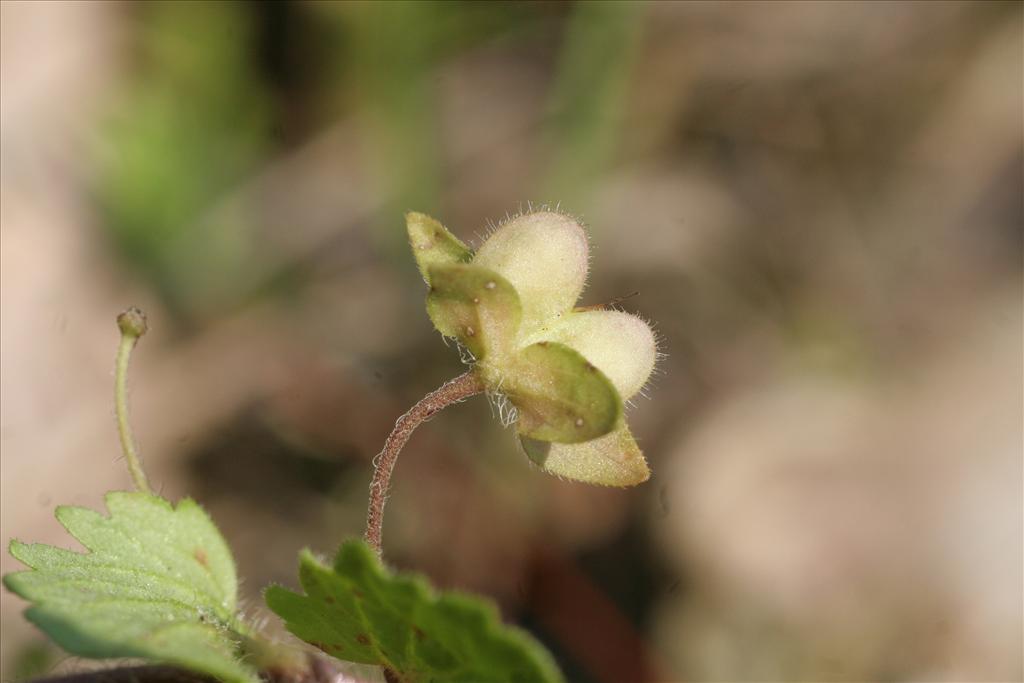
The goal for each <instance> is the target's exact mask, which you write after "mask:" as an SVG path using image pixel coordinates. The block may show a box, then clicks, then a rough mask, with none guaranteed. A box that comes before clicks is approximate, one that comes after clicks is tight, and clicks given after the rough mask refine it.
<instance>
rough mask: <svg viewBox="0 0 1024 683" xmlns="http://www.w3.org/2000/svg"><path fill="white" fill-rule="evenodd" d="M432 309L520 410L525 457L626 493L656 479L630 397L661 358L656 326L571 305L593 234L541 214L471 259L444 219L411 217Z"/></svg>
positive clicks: (480, 375)
mask: <svg viewBox="0 0 1024 683" xmlns="http://www.w3.org/2000/svg"><path fill="white" fill-rule="evenodd" d="M406 220H407V227H408V231H409V239H410V242H411V244H412V248H413V252H414V254H415V256H416V261H417V263H418V265H419V268H420V272H421V273H422V274H423V277H424V279H425V280H426V282H427V284H428V285H429V286H430V292H429V294H428V296H427V313H428V314H429V315H430V319H431V320H432V321H433V323H434V326H435V327H436V328H437V329H438V331H440V332H441V334H443V335H444V336H446V337H450V338H453V339H455V340H457V341H458V342H459V343H460V344H461V345H463V346H464V347H465V348H466V349H468V351H469V352H470V354H471V355H472V365H473V369H472V372H473V374H474V375H475V376H476V378H477V379H478V381H479V382H480V383H481V384H482V385H483V387H484V389H485V390H486V391H488V392H490V393H493V394H496V395H499V396H501V397H506V398H507V399H508V401H510V402H511V403H512V405H513V406H514V407H515V409H516V415H517V420H516V429H517V431H518V433H519V437H520V441H521V443H522V445H523V448H524V450H525V451H526V454H527V455H528V456H529V457H530V459H531V460H533V462H535V463H536V464H537V465H539V466H540V467H541V468H543V469H544V470H546V471H548V472H551V473H552V474H555V475H558V476H561V477H566V478H569V479H575V480H579V481H584V482H588V483H592V484H603V485H608V486H631V485H634V484H639V483H641V482H643V481H646V480H647V478H648V477H649V476H650V472H649V470H648V468H647V463H646V462H645V460H644V457H643V455H642V454H641V452H640V449H639V447H638V446H637V444H636V441H635V440H634V439H633V436H632V435H631V434H630V432H629V429H628V427H627V426H626V423H625V420H624V418H623V401H626V400H629V399H630V398H631V397H632V396H634V395H635V394H636V393H637V392H639V391H640V389H641V388H642V387H643V385H644V384H645V383H646V382H647V379H648V378H649V377H650V375H651V372H652V371H653V369H654V364H655V361H656V359H657V345H656V343H655V337H654V334H653V332H652V331H651V328H650V326H649V325H648V324H647V323H646V322H644V321H643V320H641V319H640V318H638V317H636V316H634V315H630V314H629V313H624V312H622V311H617V310H604V309H603V308H601V307H591V308H587V309H580V308H575V305H576V301H577V299H578V298H579V296H580V293H581V292H582V291H583V287H584V285H585V283H586V279H587V268H588V263H589V258H588V244H587V235H586V232H585V231H584V229H583V227H582V226H581V225H580V223H579V222H578V221H577V220H576V219H574V218H572V217H570V216H567V215H565V214H561V213H555V212H551V211H538V212H535V213H527V214H524V215H521V216H517V217H515V218H513V219H511V220H509V221H507V222H505V223H504V224H502V225H501V226H499V227H498V228H497V229H496V230H495V231H494V232H493V233H491V235H490V236H489V237H488V238H487V239H486V241H485V242H484V243H483V244H482V245H481V247H480V249H478V250H477V251H476V253H474V252H472V251H471V250H470V249H469V248H468V247H467V246H466V245H465V244H463V243H462V242H461V241H459V239H458V238H456V237H455V236H454V235H453V234H452V233H451V232H449V231H448V230H447V229H445V227H444V226H442V225H441V224H440V223H439V222H438V221H436V220H434V219H433V218H430V217H429V216H425V215H423V214H420V213H410V214H408V215H407V217H406Z"/></svg>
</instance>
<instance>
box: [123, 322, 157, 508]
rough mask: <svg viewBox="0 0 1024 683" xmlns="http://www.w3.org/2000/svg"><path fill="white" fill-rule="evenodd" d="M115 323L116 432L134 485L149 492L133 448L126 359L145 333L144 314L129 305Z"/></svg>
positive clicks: (139, 461)
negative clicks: (117, 337)
mask: <svg viewBox="0 0 1024 683" xmlns="http://www.w3.org/2000/svg"><path fill="white" fill-rule="evenodd" d="M117 326H118V327H119V328H120V329H121V343H120V344H119V345H118V347H117V366H116V369H115V371H114V411H115V412H116V413H117V434H118V436H119V437H120V438H121V450H122V451H123V452H124V459H125V462H127V463H128V472H129V473H130V474H131V475H132V481H134V482H135V488H137V489H138V490H139V491H142V492H143V493H152V491H151V489H150V488H149V481H148V480H147V479H146V472H145V470H143V469H142V461H141V460H140V458H139V451H138V449H137V448H136V447H135V437H134V436H133V435H132V426H131V423H130V422H129V421H128V361H129V360H130V359H131V355H132V349H134V348H135V343H136V342H138V341H139V337H141V336H142V335H144V334H145V333H146V329H147V326H146V316H145V314H144V313H143V312H142V311H140V310H139V309H137V308H129V309H128V310H127V311H125V312H124V313H122V314H121V315H119V316H117Z"/></svg>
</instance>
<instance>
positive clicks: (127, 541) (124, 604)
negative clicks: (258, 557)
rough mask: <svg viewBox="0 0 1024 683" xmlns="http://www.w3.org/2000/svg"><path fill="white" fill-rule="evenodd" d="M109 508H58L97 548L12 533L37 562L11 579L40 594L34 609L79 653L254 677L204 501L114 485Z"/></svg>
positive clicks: (23, 554) (26, 592) (228, 571)
mask: <svg viewBox="0 0 1024 683" xmlns="http://www.w3.org/2000/svg"><path fill="white" fill-rule="evenodd" d="M106 503H107V508H108V509H109V510H110V516H109V517H104V516H103V515H101V514H99V513H97V512H94V511H92V510H88V509H85V508H79V507H59V508H57V520H58V521H59V522H60V523H61V524H62V525H63V526H64V528H65V529H67V530H68V532H69V533H70V534H71V535H72V536H74V537H75V538H76V539H78V540H79V541H80V542H81V543H82V545H84V546H85V547H86V548H87V549H88V551H89V552H86V553H78V552H73V551H70V550H64V549H61V548H55V547H53V546H48V545H42V544H38V543H34V544H26V543H21V542H19V541H12V542H11V546H10V552H11V555H13V556H14V557H15V558H17V559H19V560H21V561H22V562H24V563H25V564H26V565H28V566H29V567H31V569H30V570H28V571H21V572H16V573H13V574H8V575H6V576H5V577H4V585H5V586H7V588H8V589H9V590H11V591H13V592H14V593H17V594H18V595H20V596H21V597H23V598H25V599H26V600H29V601H30V602H32V606H31V607H29V608H28V610H26V612H25V616H26V618H27V619H28V620H29V621H31V622H32V623H34V624H36V625H37V626H38V627H39V628H40V629H42V630H43V631H45V632H46V633H47V635H49V636H50V637H51V638H52V639H53V640H54V641H55V642H56V643H57V644H58V645H60V646H61V647H63V648H64V649H65V650H67V651H68V652H70V653H71V654H74V655H78V656H80V657H90V658H96V659H102V658H108V657H141V658H144V659H149V660H152V661H156V662H164V663H168V664H176V665H179V666H183V667H186V668H189V669H192V670H195V671H199V672H202V673H207V674H210V675H212V676H216V677H218V678H220V679H222V680H225V681H232V682H234V681H239V682H241V681H255V680H257V678H256V675H255V673H254V672H253V671H252V670H251V669H250V668H249V667H247V666H245V665H243V664H242V663H241V662H240V661H239V659H238V652H239V650H240V647H241V643H242V641H243V639H244V638H245V636H244V628H243V627H242V626H241V624H240V622H239V621H238V619H237V616H236V607H237V604H236V600H237V579H236V577H235V565H234V560H233V559H232V558H231V552H230V551H229V550H228V547H227V545H226V544H225V542H224V539H223V538H222V537H221V535H220V533H219V532H218V531H217V528H216V527H215V526H214V525H213V522H211V521H210V518H209V517H208V516H207V515H206V513H205V512H204V511H203V509H202V508H200V507H199V506H198V505H197V504H196V503H195V502H193V501H191V500H183V501H181V502H180V503H179V504H178V506H177V507H176V508H175V507H173V506H172V505H171V504H170V503H169V502H167V501H166V500H164V499H163V498H158V497H156V496H153V495H149V494H145V493H126V492H114V493H109V494H107V497H106Z"/></svg>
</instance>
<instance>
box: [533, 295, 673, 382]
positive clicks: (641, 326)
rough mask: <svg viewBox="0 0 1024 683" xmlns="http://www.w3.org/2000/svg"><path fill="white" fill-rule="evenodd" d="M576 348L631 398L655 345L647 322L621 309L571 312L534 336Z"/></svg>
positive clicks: (647, 368)
mask: <svg viewBox="0 0 1024 683" xmlns="http://www.w3.org/2000/svg"><path fill="white" fill-rule="evenodd" d="M537 336H538V337H539V338H540V339H543V340H547V341H555V342H560V343H562V344H565V345H566V346H569V347H571V348H573V349H576V350H577V351H579V352H580V353H581V354H583V357H584V358H586V359H587V360H589V361H590V362H591V363H593V364H594V365H596V366H597V367H598V368H599V369H600V370H601V372H603V373H604V374H605V375H607V376H608V379H610V380H611V381H612V383H613V384H614V385H615V388H616V389H618V390H619V395H620V396H622V399H623V400H624V401H625V400H628V399H630V398H632V397H633V396H634V395H635V394H636V393H637V392H638V391H640V389H642V388H643V386H644V384H645V383H646V382H647V379H648V378H649V377H650V376H651V372H653V371H654V363H655V361H656V360H657V358H658V346H657V343H656V342H655V340H654V332H653V331H652V330H651V327H650V325H648V324H647V323H646V322H644V321H643V320H641V319H640V318H638V317H636V316H635V315H631V314H629V313H624V312H623V311H574V312H572V313H568V314H566V315H564V316H562V318H561V319H560V320H559V321H558V322H557V323H555V324H554V325H552V326H551V327H549V328H547V329H546V330H544V331H543V332H542V333H540V334H539V335H537Z"/></svg>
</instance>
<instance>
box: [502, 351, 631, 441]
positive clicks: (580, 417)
mask: <svg viewBox="0 0 1024 683" xmlns="http://www.w3.org/2000/svg"><path fill="white" fill-rule="evenodd" d="M501 391H502V392H503V393H504V394H506V395H507V396H508V397H509V400H511V401H512V403H513V405H515V407H516V410H518V411H519V423H518V429H519V433H520V435H522V436H526V437H530V438H532V439H536V440H538V441H555V442H558V443H579V442H582V441H589V440H591V439H596V438H597V437H599V436H604V435H605V434H607V433H609V432H610V431H612V430H613V429H615V428H616V427H617V426H618V425H619V424H620V423H621V421H622V399H620V398H619V392H618V391H616V389H615V386H614V385H613V384H612V382H611V380H609V379H608V377H607V376H606V375H605V374H604V373H603V372H601V371H600V370H598V369H597V367H596V366H594V365H593V364H592V363H590V362H589V361H588V360H587V359H586V358H584V357H583V356H582V355H581V354H580V353H579V352H578V351H576V350H574V349H571V348H569V347H568V346H566V345H565V344H559V343H557V342H538V343H536V344H532V345H531V346H527V347H526V348H525V349H523V350H522V351H520V352H519V353H518V354H517V355H516V357H515V358H514V360H513V362H512V364H511V367H510V369H509V370H508V373H507V375H506V376H505V382H504V383H503V384H502V386H501Z"/></svg>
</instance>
